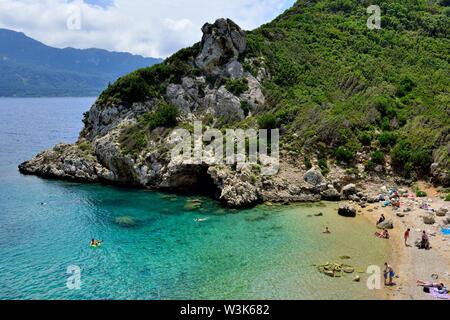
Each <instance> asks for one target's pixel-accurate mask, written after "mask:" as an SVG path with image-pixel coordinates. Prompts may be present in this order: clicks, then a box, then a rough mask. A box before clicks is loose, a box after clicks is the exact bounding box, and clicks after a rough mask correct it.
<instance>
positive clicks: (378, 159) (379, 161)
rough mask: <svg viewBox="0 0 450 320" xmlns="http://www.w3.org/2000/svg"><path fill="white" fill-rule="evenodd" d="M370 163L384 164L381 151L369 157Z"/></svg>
mask: <svg viewBox="0 0 450 320" xmlns="http://www.w3.org/2000/svg"><path fill="white" fill-rule="evenodd" d="M370 158H371V159H370V161H371V162H372V163H375V164H384V153H383V152H381V151H375V152H373V153H372V154H371V156H370Z"/></svg>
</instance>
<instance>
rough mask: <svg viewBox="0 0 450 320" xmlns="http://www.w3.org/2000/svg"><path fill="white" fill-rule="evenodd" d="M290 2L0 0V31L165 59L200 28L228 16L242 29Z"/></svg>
mask: <svg viewBox="0 0 450 320" xmlns="http://www.w3.org/2000/svg"><path fill="white" fill-rule="evenodd" d="M294 2H295V0H0V28H6V29H11V30H15V31H19V32H24V33H25V34H26V35H28V36H29V37H32V38H34V39H36V40H39V41H41V42H43V43H45V44H47V45H49V46H53V47H57V48H65V47H74V48H80V49H85V48H100V49H106V50H110V51H120V52H131V53H133V54H139V55H143V56H146V57H157V58H165V57H167V56H169V55H171V54H172V53H174V52H176V51H177V50H179V49H181V48H184V47H188V46H190V45H192V44H194V43H196V42H198V41H200V39H201V36H202V33H201V27H202V26H203V24H204V23H205V22H214V21H215V20H216V19H218V18H231V19H232V20H234V21H235V22H236V23H237V24H239V25H240V26H241V27H242V28H243V29H245V30H252V29H254V28H256V27H258V26H260V25H261V24H264V23H266V22H269V21H271V20H272V19H273V18H275V17H276V16H278V15H279V14H280V13H282V12H284V10H286V9H287V8H289V7H290V6H291V5H292V4H293V3H294Z"/></svg>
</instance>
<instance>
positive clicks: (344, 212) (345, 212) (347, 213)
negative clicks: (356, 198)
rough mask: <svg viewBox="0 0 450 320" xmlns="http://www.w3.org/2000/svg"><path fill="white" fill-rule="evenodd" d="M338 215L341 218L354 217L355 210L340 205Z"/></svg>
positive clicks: (352, 207)
mask: <svg viewBox="0 0 450 320" xmlns="http://www.w3.org/2000/svg"><path fill="white" fill-rule="evenodd" d="M338 214H339V215H340V216H343V217H351V218H353V217H356V208H355V207H354V206H351V205H349V204H342V205H341V206H340V207H339V210H338Z"/></svg>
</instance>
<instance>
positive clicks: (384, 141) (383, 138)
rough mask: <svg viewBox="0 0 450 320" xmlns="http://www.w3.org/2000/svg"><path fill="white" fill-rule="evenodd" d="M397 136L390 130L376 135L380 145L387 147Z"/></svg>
mask: <svg viewBox="0 0 450 320" xmlns="http://www.w3.org/2000/svg"><path fill="white" fill-rule="evenodd" d="M396 140H397V138H396V136H395V134H394V133H392V132H390V131H384V132H383V133H381V134H380V136H379V137H378V141H379V142H380V145H381V146H382V147H389V146H392V145H394V144H395V142H396Z"/></svg>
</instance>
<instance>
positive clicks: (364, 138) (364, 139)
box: [358, 132, 372, 146]
mask: <svg viewBox="0 0 450 320" xmlns="http://www.w3.org/2000/svg"><path fill="white" fill-rule="evenodd" d="M358 140H359V142H361V144H362V145H363V146H370V144H371V142H372V136H371V135H370V133H369V132H362V133H360V134H359V136H358Z"/></svg>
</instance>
